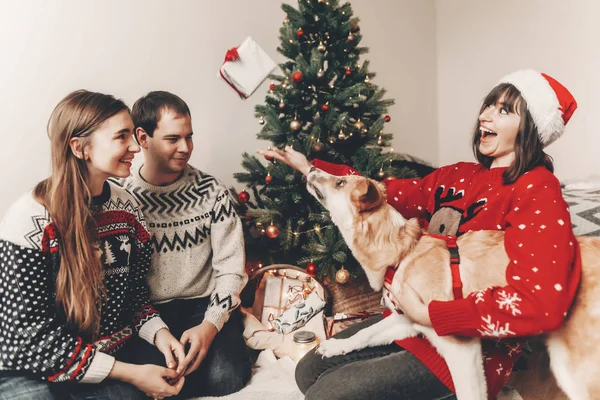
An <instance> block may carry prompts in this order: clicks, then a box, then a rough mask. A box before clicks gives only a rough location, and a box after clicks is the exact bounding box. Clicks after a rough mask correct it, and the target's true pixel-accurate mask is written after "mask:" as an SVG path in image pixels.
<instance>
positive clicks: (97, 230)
mask: <svg viewBox="0 0 600 400" xmlns="http://www.w3.org/2000/svg"><path fill="white" fill-rule="evenodd" d="M48 136H49V137H50V143H51V158H52V172H51V175H50V177H49V178H47V179H45V180H44V181H42V182H40V183H39V184H38V185H37V186H36V187H35V188H34V190H33V191H31V192H29V193H26V194H25V195H23V196H22V197H21V198H20V199H18V200H17V201H16V202H15V203H14V204H13V205H12V206H11V207H10V209H9V210H8V212H7V214H6V215H5V217H4V219H3V221H2V223H1V224H0V298H1V305H0V362H1V364H0V397H1V398H3V399H4V398H10V399H28V400H29V399H38V398H40V399H42V398H43V399H48V398H50V399H52V398H60V399H62V398H84V397H85V398H97V397H98V398H99V397H102V398H119V399H133V398H145V396H146V395H148V396H151V397H154V398H163V397H166V396H171V395H175V394H177V393H178V392H179V390H180V389H181V387H182V385H183V381H184V379H183V377H182V376H181V375H182V374H183V372H184V370H185V365H183V363H179V365H177V361H176V360H183V359H184V351H183V346H182V345H181V344H180V343H179V341H178V340H177V339H175V338H174V337H173V336H172V335H171V334H170V332H169V330H168V329H166V328H167V327H166V325H165V324H164V323H163V321H162V320H161V318H160V316H159V315H158V312H156V310H154V308H153V307H152V306H151V305H150V304H149V293H148V289H147V286H146V283H145V279H146V275H147V272H148V268H149V265H150V264H149V263H150V258H151V249H150V246H149V243H148V242H149V234H148V232H147V230H146V228H145V225H144V220H143V216H142V214H141V212H139V210H138V205H137V203H136V200H135V199H134V198H133V197H132V196H131V195H130V194H129V193H128V192H126V191H125V190H123V189H122V188H120V187H118V186H116V185H114V184H112V183H110V181H108V180H107V179H108V178H110V177H127V176H129V174H130V172H129V170H130V167H131V162H132V160H133V157H134V155H135V153H137V152H139V151H140V149H139V146H138V145H137V143H136V142H135V140H134V139H133V122H132V120H131V116H130V111H129V108H128V107H127V105H125V103H123V102H122V101H121V100H118V99H115V98H114V97H113V96H110V95H106V94H102V93H94V92H89V91H85V90H78V91H75V92H73V93H71V94H69V95H68V96H67V97H65V98H64V99H63V100H62V101H61V102H60V103H59V104H58V105H57V106H56V108H55V109H54V111H53V113H52V116H51V117H50V120H49V122H48ZM138 337H139V338H141V339H144V340H146V341H148V342H150V343H151V344H154V345H155V346H156V348H157V349H158V350H159V351H160V352H161V353H163V354H164V357H165V361H166V365H167V366H168V368H164V367H160V366H157V365H136V364H132V363H129V362H124V361H123V360H127V361H130V360H133V361H135V354H132V349H133V347H132V346H134V344H133V342H135V341H136V340H139V339H138ZM120 360H121V361H120ZM107 378H110V379H107ZM75 382H80V383H97V384H98V385H76V384H73V383H75Z"/></svg>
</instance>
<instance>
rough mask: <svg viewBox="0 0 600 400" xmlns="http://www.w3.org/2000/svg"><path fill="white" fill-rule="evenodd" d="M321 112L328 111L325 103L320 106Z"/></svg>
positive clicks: (327, 104)
mask: <svg viewBox="0 0 600 400" xmlns="http://www.w3.org/2000/svg"><path fill="white" fill-rule="evenodd" d="M321 110H323V111H329V103H325V104H323V105H322V106H321Z"/></svg>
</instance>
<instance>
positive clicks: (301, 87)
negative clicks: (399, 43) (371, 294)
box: [234, 0, 417, 283]
mask: <svg viewBox="0 0 600 400" xmlns="http://www.w3.org/2000/svg"><path fill="white" fill-rule="evenodd" d="M282 9H283V11H284V12H285V13H286V14H287V17H286V18H285V20H284V21H283V26H282V27H281V29H280V30H279V32H280V39H281V45H280V47H278V48H277V50H278V51H279V52H280V53H281V54H283V55H284V56H285V57H287V58H288V59H289V61H286V62H284V63H283V64H280V65H279V67H280V69H281V72H282V73H283V75H271V76H270V79H272V80H273V82H272V83H271V85H270V87H269V92H268V94H267V95H266V99H265V104H261V105H258V106H256V109H255V111H256V117H257V118H258V121H259V123H260V124H261V125H262V129H261V131H260V133H258V135H257V136H258V138H260V139H264V140H268V141H270V142H271V146H276V147H278V148H281V149H282V148H284V147H285V146H286V145H289V146H292V147H293V148H294V149H295V150H297V151H300V152H302V153H304V154H305V155H306V156H307V158H308V159H309V160H310V159H314V158H319V159H321V160H324V161H329V162H333V163H340V164H345V165H349V166H352V167H353V168H355V169H356V170H358V171H359V172H360V173H361V174H362V175H363V176H369V177H371V178H374V179H378V180H381V179H385V178H394V177H395V178H408V177H415V176H417V173H416V172H415V171H414V170H412V169H411V168H409V167H407V166H406V165H405V164H403V163H402V162H400V161H401V160H403V159H406V157H405V156H402V155H400V154H396V153H394V152H393V151H391V149H386V148H388V147H389V145H390V143H391V139H392V135H391V134H390V133H387V132H385V129H384V128H385V123H386V122H389V121H390V119H391V117H390V116H389V115H388V114H387V110H388V107H389V106H391V105H392V104H393V103H394V102H393V100H390V99H385V93H386V91H385V90H384V89H382V88H379V87H377V85H375V84H374V83H373V82H372V79H373V78H374V77H375V74H374V73H373V72H371V71H369V62H368V61H362V60H361V59H360V56H361V55H363V54H365V53H367V51H368V49H367V48H366V47H360V46H359V44H360V41H361V37H362V35H361V31H360V28H359V20H358V18H355V17H353V15H352V7H351V5H350V4H349V3H345V4H343V5H339V4H338V1H337V0H299V2H298V9H295V8H294V7H292V6H290V5H288V4H283V5H282ZM265 163H266V164H267V165H265ZM242 166H243V167H244V169H245V170H246V172H242V173H236V174H235V178H236V179H237V181H238V182H240V183H243V184H245V185H246V186H247V189H245V190H243V191H241V192H239V193H237V192H236V191H235V190H234V192H235V194H236V195H237V197H238V200H239V203H238V204H237V205H238V212H239V213H240V216H241V217H242V220H243V221H244V225H245V234H246V247H247V251H248V259H249V260H254V262H255V263H260V264H262V265H269V264H272V263H288V264H293V265H298V266H302V267H306V269H307V271H308V272H309V273H311V274H314V275H317V276H318V277H320V278H324V277H325V276H329V277H335V278H336V280H337V281H338V282H340V283H343V282H345V281H347V280H348V279H349V278H350V277H351V276H352V275H356V274H359V273H361V272H362V270H361V268H360V265H358V263H357V261H356V260H355V259H354V258H353V257H352V254H351V252H350V250H349V249H348V247H347V246H346V244H345V242H344V240H343V238H342V236H341V234H340V233H339V231H338V230H337V228H336V227H335V226H334V225H333V223H332V222H331V220H330V218H329V215H328V213H327V211H326V210H325V209H324V208H323V207H322V206H321V205H320V204H319V203H318V202H317V201H316V199H315V198H313V197H312V196H311V195H310V194H309V193H308V192H307V190H306V180H305V179H304V177H303V176H302V174H300V173H299V172H297V171H294V170H293V169H291V168H289V167H288V166H287V165H285V164H283V163H276V162H268V161H265V160H264V159H262V158H261V159H259V158H257V157H256V156H254V155H249V154H246V153H245V154H243V162H242Z"/></svg>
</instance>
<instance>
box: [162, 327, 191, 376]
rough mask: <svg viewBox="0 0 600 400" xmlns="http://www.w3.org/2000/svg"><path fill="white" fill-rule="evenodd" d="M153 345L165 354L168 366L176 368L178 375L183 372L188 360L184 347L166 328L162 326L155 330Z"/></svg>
mask: <svg viewBox="0 0 600 400" xmlns="http://www.w3.org/2000/svg"><path fill="white" fill-rule="evenodd" d="M154 345H155V346H156V348H157V349H158V350H159V351H160V352H161V353H163V355H164V356H165V362H166V365H167V367H168V368H170V369H173V370H174V369H176V368H177V370H176V372H177V374H179V375H182V374H183V373H184V372H185V369H186V368H187V364H188V361H186V360H185V349H184V348H183V345H182V344H181V343H180V342H179V340H177V339H175V337H174V336H173V335H171V332H170V331H169V330H168V329H166V328H163V329H160V330H159V331H158V332H156V336H154ZM173 356H174V357H173Z"/></svg>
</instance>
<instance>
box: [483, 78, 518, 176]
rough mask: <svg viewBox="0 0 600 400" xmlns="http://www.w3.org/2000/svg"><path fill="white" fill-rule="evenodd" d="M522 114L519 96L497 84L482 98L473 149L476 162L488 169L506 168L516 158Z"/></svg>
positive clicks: (513, 88)
mask: <svg viewBox="0 0 600 400" xmlns="http://www.w3.org/2000/svg"><path fill="white" fill-rule="evenodd" d="M523 111H525V112H526V110H525V106H524V100H523V99H522V97H521V93H520V92H519V91H518V90H517V89H516V88H515V87H514V86H512V85H508V84H501V85H499V86H497V87H496V88H494V89H493V90H492V91H491V92H490V93H489V94H488V96H487V97H486V99H485V101H484V104H483V106H482V108H481V111H480V114H479V117H478V120H477V128H476V131H475V133H474V136H473V147H474V150H475V153H476V156H477V159H478V160H479V161H480V162H482V163H483V164H484V165H486V166H487V167H489V168H495V167H508V166H510V165H511V164H512V163H513V161H514V160H515V158H516V151H517V149H516V145H515V144H516V143H517V142H519V137H521V136H522V130H523V121H522V115H521V114H522V113H523Z"/></svg>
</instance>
